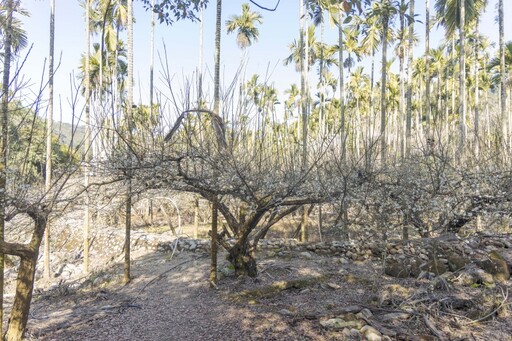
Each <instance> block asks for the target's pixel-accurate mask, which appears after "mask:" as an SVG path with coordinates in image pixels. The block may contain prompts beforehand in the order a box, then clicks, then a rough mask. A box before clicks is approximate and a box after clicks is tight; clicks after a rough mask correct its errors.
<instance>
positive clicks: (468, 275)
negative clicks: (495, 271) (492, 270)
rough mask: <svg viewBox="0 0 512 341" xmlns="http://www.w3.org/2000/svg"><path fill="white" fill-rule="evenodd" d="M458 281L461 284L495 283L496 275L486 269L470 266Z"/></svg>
mask: <svg viewBox="0 0 512 341" xmlns="http://www.w3.org/2000/svg"><path fill="white" fill-rule="evenodd" d="M457 281H458V282H459V283H460V284H461V285H465V286H473V285H492V284H494V277H493V276H492V275H491V274H489V273H487V272H485V271H484V270H482V269H480V268H477V267H475V266H472V267H470V268H469V269H467V270H466V271H464V272H463V273H461V274H460V275H459V276H458V277H457Z"/></svg>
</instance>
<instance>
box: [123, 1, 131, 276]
mask: <svg viewBox="0 0 512 341" xmlns="http://www.w3.org/2000/svg"><path fill="white" fill-rule="evenodd" d="M127 12H128V13H127V30H128V65H127V66H128V75H127V80H126V87H127V89H126V90H127V96H128V98H127V101H126V102H127V105H126V128H127V129H126V130H127V136H128V138H127V141H128V144H131V143H132V141H133V139H132V129H133V116H132V115H133V0H128V6H127ZM127 151H128V159H129V163H128V167H129V169H128V170H127V171H126V176H127V179H126V182H127V185H126V209H125V211H126V216H125V239H124V283H128V282H130V280H131V266H130V253H131V252H130V239H131V238H130V234H131V228H132V220H131V214H132V179H131V176H132V174H131V173H132V170H131V163H132V159H133V155H132V151H131V149H130V146H127Z"/></svg>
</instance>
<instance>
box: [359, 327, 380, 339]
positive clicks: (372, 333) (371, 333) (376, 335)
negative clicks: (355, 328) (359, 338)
mask: <svg viewBox="0 0 512 341" xmlns="http://www.w3.org/2000/svg"><path fill="white" fill-rule="evenodd" d="M361 334H363V336H364V339H365V340H368V341H381V340H382V335H381V333H380V332H379V331H378V330H377V329H375V328H373V327H372V326H364V327H363V328H361Z"/></svg>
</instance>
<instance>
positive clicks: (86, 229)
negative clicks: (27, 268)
mask: <svg viewBox="0 0 512 341" xmlns="http://www.w3.org/2000/svg"><path fill="white" fill-rule="evenodd" d="M85 6H86V7H85V122H84V123H85V155H84V161H85V166H84V187H85V188H87V187H89V169H90V162H91V151H90V149H91V126H90V108H91V104H90V100H91V72H90V55H91V42H90V39H91V32H90V16H91V0H86V2H85ZM84 215H85V216H84V231H83V232H84V273H86V274H87V273H89V229H90V221H89V220H90V199H89V195H88V194H87V193H86V194H85V212H84Z"/></svg>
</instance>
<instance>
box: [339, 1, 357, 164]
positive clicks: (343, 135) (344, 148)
mask: <svg viewBox="0 0 512 341" xmlns="http://www.w3.org/2000/svg"><path fill="white" fill-rule="evenodd" d="M342 17H343V10H342V9H341V7H340V9H339V12H338V22H339V24H338V45H339V58H338V63H339V72H340V74H339V78H340V79H339V86H340V120H341V123H340V138H341V160H342V162H343V163H345V162H346V161H347V141H346V140H347V138H346V133H345V130H346V129H345V80H344V78H345V77H344V75H343V72H344V71H343V27H342ZM358 115H359V113H358Z"/></svg>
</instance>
